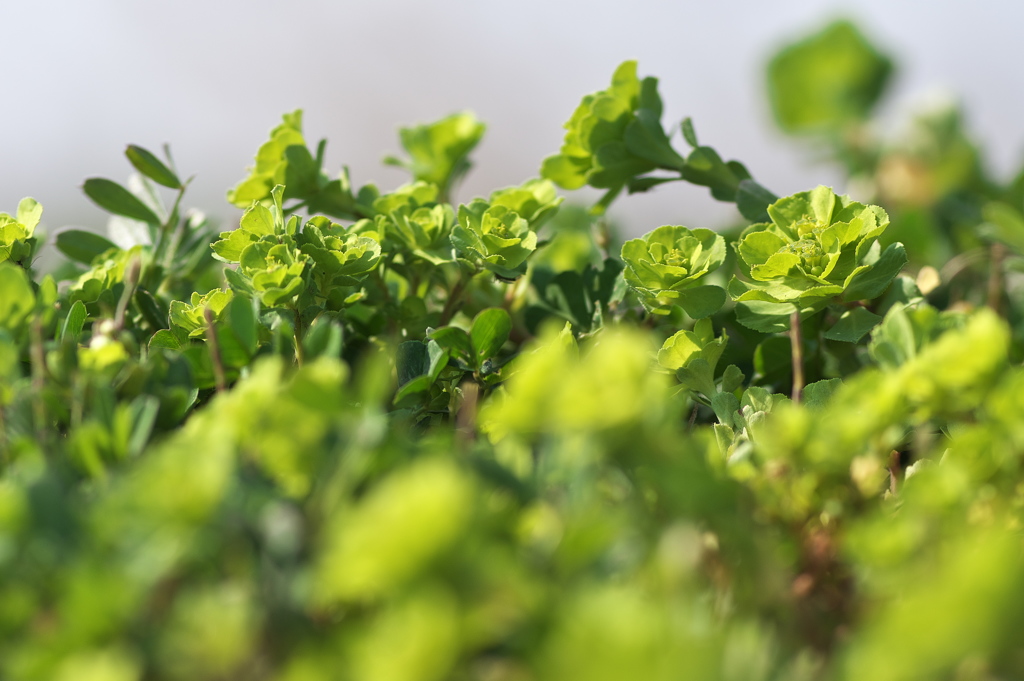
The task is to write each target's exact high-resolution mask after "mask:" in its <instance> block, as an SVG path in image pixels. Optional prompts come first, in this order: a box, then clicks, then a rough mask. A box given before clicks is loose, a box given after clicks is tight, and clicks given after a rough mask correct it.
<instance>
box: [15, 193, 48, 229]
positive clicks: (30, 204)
mask: <svg viewBox="0 0 1024 681" xmlns="http://www.w3.org/2000/svg"><path fill="white" fill-rule="evenodd" d="M42 215H43V207H42V206H41V205H40V204H39V202H38V201H36V200H35V199H33V198H31V197H28V196H26V197H25V198H23V199H22V200H21V201H19V202H18V213H17V215H16V218H15V219H16V220H17V221H18V222H20V223H21V225H22V227H24V228H25V229H26V230H27V231H28V233H29V234H32V232H33V231H34V230H35V228H36V226H37V225H38V224H39V218H40V217H42Z"/></svg>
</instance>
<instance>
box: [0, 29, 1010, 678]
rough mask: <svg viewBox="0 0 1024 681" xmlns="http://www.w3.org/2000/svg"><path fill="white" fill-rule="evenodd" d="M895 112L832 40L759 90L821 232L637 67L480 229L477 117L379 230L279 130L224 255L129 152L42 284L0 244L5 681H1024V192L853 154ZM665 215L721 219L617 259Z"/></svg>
mask: <svg viewBox="0 0 1024 681" xmlns="http://www.w3.org/2000/svg"><path fill="white" fill-rule="evenodd" d="M891 71H892V64H891V62H890V60H889V59H888V58H886V57H885V56H884V55H883V54H881V53H880V52H879V50H878V48H876V47H874V46H872V45H871V44H869V43H868V42H867V41H866V39H865V38H864V37H863V36H862V34H861V33H860V32H859V31H858V30H857V29H856V28H855V27H853V26H852V25H850V24H848V23H845V22H840V23H837V24H833V25H830V26H828V27H826V28H825V29H824V30H823V31H821V32H819V33H817V34H815V35H813V36H809V37H807V38H805V39H803V40H801V41H799V42H796V43H794V44H792V45H791V46H789V47H787V48H786V49H785V50H783V51H782V52H780V53H779V54H778V55H777V56H776V57H775V59H773V60H772V62H771V64H770V66H769V69H768V80H769V84H770V87H769V91H770V96H771V98H772V105H773V110H774V112H775V115H776V117H777V119H778V122H779V124H780V126H781V127H782V128H783V129H784V130H786V131H787V132H790V133H792V134H793V135H794V136H795V137H798V138H799V139H800V140H801V142H800V143H801V144H805V145H807V146H808V148H809V149H811V150H813V152H814V153H815V154H816V155H817V156H819V157H823V158H828V159H831V160H833V161H834V162H836V163H838V164H840V165H841V167H843V168H844V169H845V170H846V171H847V172H848V174H849V176H850V178H851V182H850V185H851V186H852V187H856V188H858V191H857V192H851V195H850V196H847V195H840V194H837V193H836V192H834V191H833V190H832V189H831V188H829V187H824V186H819V187H816V188H809V189H808V190H807V191H803V192H799V193H797V194H794V195H791V196H781V197H780V196H776V195H775V194H774V193H772V191H771V190H770V187H771V185H772V182H771V178H770V177H764V178H758V179H757V180H755V179H754V178H753V177H751V174H750V173H749V172H748V170H747V169H746V168H745V167H744V166H743V165H742V164H741V163H739V162H738V161H731V160H730V161H726V160H723V159H722V157H721V156H720V155H719V154H718V153H717V152H716V151H715V150H714V148H713V147H711V146H708V145H707V144H705V143H704V141H703V140H701V139H700V138H699V137H698V135H697V128H696V126H695V125H694V123H693V122H692V121H690V120H689V119H687V120H684V121H682V122H681V123H680V124H679V125H677V126H674V125H669V126H668V129H666V127H665V121H663V116H662V103H661V99H660V97H659V94H658V82H657V80H656V79H654V78H652V77H645V78H640V77H639V76H638V65H637V64H636V63H635V62H632V61H627V62H624V63H623V64H622V65H621V66H619V67H618V69H616V70H615V72H614V74H613V75H612V78H611V82H610V84H609V85H608V87H607V88H605V89H603V90H600V91H598V92H595V93H593V94H591V95H587V96H586V97H584V98H583V100H582V102H581V103H580V105H579V107H578V108H577V109H576V110H575V111H574V112H572V113H571V116H570V117H569V120H568V122H567V123H566V126H565V127H566V134H565V138H564V143H563V145H562V147H561V148H560V149H559V150H558V151H557V153H554V154H553V155H552V156H550V157H549V158H547V159H545V160H544V161H543V164H542V166H541V169H540V176H539V177H537V178H532V179H527V180H526V181H524V182H523V183H522V184H520V185H518V186H513V187H507V188H499V189H497V190H495V191H494V192H492V193H491V194H490V195H489V196H486V197H475V198H471V199H463V200H456V198H455V197H456V195H457V189H458V183H459V180H460V178H461V177H462V176H463V175H464V174H465V173H466V172H467V171H468V170H469V168H470V162H469V158H470V154H471V152H472V150H473V148H474V146H475V145H476V144H477V143H478V142H479V140H480V139H481V137H482V135H483V134H484V125H483V123H481V122H480V121H478V120H476V118H475V117H473V116H472V115H471V114H468V113H460V114H455V115H452V116H450V117H447V118H444V119H442V120H440V121H437V122H434V123H430V124H425V125H417V126H414V127H410V128H404V129H402V131H401V135H400V138H401V145H402V147H403V150H404V152H403V155H402V156H398V157H394V158H389V159H387V160H386V162H388V163H390V164H394V165H398V166H401V167H403V168H405V169H407V170H408V172H409V174H410V181H409V183H407V184H405V185H403V186H401V187H398V188H396V189H393V190H390V191H382V190H381V189H379V188H377V187H375V186H372V185H365V186H357V185H356V184H354V183H353V181H352V179H351V176H350V173H349V171H348V169H342V171H341V172H340V173H339V174H333V175H332V174H331V173H329V172H328V171H327V170H326V169H325V168H324V167H323V162H322V159H323V153H324V144H325V143H324V142H320V143H319V144H318V145H315V146H311V145H310V143H309V142H308V141H307V140H306V139H305V137H304V136H303V132H302V112H300V111H296V112H292V113H288V114H285V115H284V117H283V119H282V122H281V123H280V124H279V125H278V126H277V127H275V128H274V129H273V130H272V131H271V133H270V137H269V139H268V140H267V141H265V142H264V143H263V144H262V145H261V146H260V147H259V149H258V151H257V153H256V158H255V164H254V165H253V166H252V167H251V168H250V170H249V171H248V175H247V176H246V177H244V178H243V179H242V180H240V182H239V183H238V185H237V186H235V187H234V188H232V189H231V190H230V191H229V192H228V200H229V201H230V202H231V203H232V204H234V205H235V206H237V207H239V208H240V209H242V210H243V211H244V212H243V214H242V216H241V219H240V221H239V224H238V225H237V226H235V225H231V226H229V227H228V228H220V227H217V226H215V225H214V224H212V223H211V222H210V221H208V220H207V218H206V217H205V216H204V215H203V214H202V213H200V212H198V211H195V210H185V209H184V206H186V205H187V203H185V201H187V188H188V186H189V183H190V182H191V179H189V178H187V176H186V175H185V174H184V173H182V172H181V171H179V170H178V168H177V166H176V164H175V163H174V162H173V161H172V159H171V156H170V153H169V151H166V150H165V153H164V154H163V155H162V157H161V156H160V155H157V154H154V153H152V152H151V151H148V150H145V149H142V148H139V147H136V146H130V147H128V149H127V151H126V157H127V161H128V162H129V163H130V165H131V166H132V167H133V168H134V170H135V171H136V173H135V175H133V177H132V180H131V181H129V182H128V183H127V186H124V185H121V184H119V183H116V182H113V181H111V180H107V179H102V178H93V179H89V180H86V181H85V184H84V191H85V193H86V194H87V195H88V196H89V197H90V198H91V199H92V200H93V201H94V202H95V203H97V204H98V205H99V206H101V207H103V208H104V209H106V210H107V211H109V212H110V213H111V215H112V217H111V230H110V235H108V236H109V238H108V237H105V236H101V235H97V234H92V233H88V232H82V231H75V230H65V231H61V232H58V233H57V234H56V236H55V238H53V239H52V241H53V244H54V245H55V247H56V248H57V249H59V250H60V252H61V253H63V254H64V255H65V256H66V257H67V264H65V265H63V266H61V267H60V268H58V269H56V270H55V271H54V272H52V273H49V274H46V275H43V276H40V274H39V273H37V272H36V271H34V269H33V263H34V256H35V254H36V253H37V252H38V250H39V248H40V247H41V246H42V245H43V242H44V241H45V240H44V239H43V238H42V237H41V236H40V235H39V234H38V233H37V232H36V228H37V226H38V225H39V221H40V217H41V213H42V210H43V209H42V207H41V206H40V205H39V204H38V203H36V202H35V201H34V200H32V199H25V200H23V201H22V202H21V203H20V204H19V205H18V206H17V207H16V210H14V211H13V212H12V213H11V214H3V215H0V677H2V678H9V679H46V680H51V679H57V680H59V681H63V680H65V679H76V680H85V681H93V680H95V681H100V680H102V681H136V680H140V679H211V680H214V679H275V680H281V681H319V680H322V679H323V680H326V679H388V680H408V681H439V680H441V679H481V680H487V681H527V680H537V681H544V680H548V679H551V680H555V679H557V680H563V679H588V681H600V680H602V679H645V680H657V679H680V678H683V679H723V680H736V681H739V680H745V681H758V680H762V681H768V680H774V679H778V680H783V679H784V680H800V679H808V680H810V679H851V680H852V679H857V680H859V679H872V680H897V679H958V680H960V679H962V680H967V679H977V680H982V679H984V680H990V679H991V680H994V679H1013V678H1020V677H1021V676H1022V674H1024V642H1022V641H1024V638H1022V637H1021V636H1020V633H1019V631H1020V628H1021V625H1022V624H1024V559H1022V555H1021V548H1022V544H1021V540H1022V537H1021V531H1022V524H1021V520H1022V513H1024V482H1022V478H1021V460H1022V454H1024V418H1022V416H1024V398H1022V395H1024V371H1022V370H1021V367H1020V362H1021V358H1022V348H1024V329H1022V313H1024V295H1022V294H1024V287H1022V285H1021V284H1022V277H1021V272H1022V271H1024V267H1022V266H1024V257H1022V256H1024V176H1021V177H1020V178H1017V179H1014V180H1013V181H1011V182H1010V183H1008V184H1006V183H1001V182H999V181H997V180H995V179H993V178H991V177H989V176H987V175H986V174H985V172H984V164H983V162H982V159H981V156H980V152H979V150H978V149H977V148H976V147H975V146H974V145H973V144H972V143H971V142H970V140H969V138H968V136H967V134H966V132H965V131H964V129H963V127H962V124H961V119H960V117H959V115H958V113H957V112H956V111H954V110H944V111H938V112H936V111H932V112H929V113H927V114H925V115H922V116H921V117H920V118H918V119H915V120H913V121H911V122H910V123H909V124H908V125H909V128H910V131H911V132H910V133H908V134H905V135H903V136H901V137H899V138H898V139H888V138H885V137H882V136H880V135H879V134H878V133H877V132H875V127H874V126H873V124H872V111H873V107H874V105H875V104H876V103H877V101H878V100H879V98H880V97H881V96H882V95H883V94H884V92H885V84H886V82H887V78H888V76H889V74H890V73H891ZM567 113H569V112H567ZM183 166H185V167H187V161H185V162H183ZM197 181H199V180H197ZM672 182H688V183H691V184H696V185H700V186H703V187H706V188H707V189H708V190H709V192H710V194H711V196H713V197H714V198H715V199H717V200H719V201H726V202H732V203H735V205H736V207H737V209H738V215H740V216H742V218H738V222H737V224H736V225H735V226H734V227H732V228H729V229H725V230H720V231H713V230H711V229H708V228H707V227H706V226H682V225H666V226H660V227H657V226H655V228H653V229H651V230H650V231H649V232H648V233H646V234H645V235H644V236H642V237H639V238H635V239H629V240H627V241H625V242H623V243H619V242H618V241H617V240H616V237H615V233H614V230H613V229H612V228H611V227H610V226H609V225H608V223H607V221H606V220H605V218H604V217H603V213H604V211H605V210H606V209H607V207H608V206H609V205H611V204H612V202H613V201H614V200H615V199H616V198H617V197H618V196H619V195H620V194H621V193H622V192H624V191H626V192H644V191H649V190H653V189H655V188H658V191H671V190H672V187H671V186H666V187H661V185H670V183H672ZM585 185H589V186H592V187H596V188H599V189H603V190H605V194H604V195H603V197H602V198H601V199H600V200H599V201H598V202H597V204H596V205H595V206H593V207H592V208H591V209H589V210H588V209H583V208H579V207H572V206H569V205H563V203H562V202H563V198H562V197H561V196H560V194H559V188H561V189H564V190H572V189H576V188H579V187H583V186H585ZM12 208H13V207H12ZM114 240H116V241H118V243H120V245H115V243H114Z"/></svg>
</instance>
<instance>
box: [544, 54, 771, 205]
mask: <svg viewBox="0 0 1024 681" xmlns="http://www.w3.org/2000/svg"><path fill="white" fill-rule="evenodd" d="M636 67H637V64H636V62H635V61H626V62H623V63H622V64H620V65H619V67H618V68H617V69H616V70H615V73H614V75H613V76H612V84H611V86H610V87H609V88H608V89H606V90H602V91H600V92H595V93H594V94H590V95H587V96H586V97H584V98H583V101H582V102H580V105H579V106H578V107H577V108H576V111H574V112H573V114H572V117H571V118H570V119H569V121H568V122H567V123H566V124H565V128H566V130H567V132H566V134H565V139H564V141H563V143H562V148H561V150H560V152H559V153H558V154H556V155H554V156H550V157H548V158H547V159H545V160H544V163H543V165H542V166H541V176H542V177H545V178H547V179H549V180H552V181H554V182H555V183H556V184H558V185H559V186H560V187H562V188H564V189H579V188H580V187H582V186H584V185H589V186H591V187H596V188H598V189H607V190H608V191H607V193H606V194H605V195H604V196H603V197H602V198H601V200H600V201H598V203H597V205H596V206H594V212H596V213H601V212H603V211H604V210H605V209H606V208H607V207H608V205H609V204H611V202H612V201H613V200H614V199H615V197H616V196H618V194H619V193H620V192H621V191H622V190H623V189H624V188H628V189H629V192H630V193H633V192H644V191H647V190H649V189H651V188H653V187H656V186H658V185H660V184H664V183H666V182H675V181H679V180H685V181H686V182H689V183H691V184H696V185H700V186H702V187H708V188H709V189H710V190H711V195H712V196H713V197H714V198H716V199H718V200H719V201H730V202H735V203H736V204H737V207H738V208H739V210H740V212H741V213H742V214H743V215H744V216H745V217H747V218H748V219H750V220H757V219H761V216H762V214H763V212H764V207H765V206H766V205H767V204H768V203H770V202H771V201H772V200H774V199H775V196H774V195H773V194H772V193H771V192H769V191H768V190H767V189H765V188H764V187H762V186H761V185H759V184H757V183H756V182H754V181H753V180H752V179H751V178H750V173H749V172H748V171H747V169H746V167H744V166H743V164H742V163H740V162H738V161H723V160H722V158H721V157H720V156H719V155H718V153H717V152H716V151H715V150H714V149H712V148H711V147H708V146H701V145H700V144H699V143H698V142H697V135H696V133H695V132H694V129H693V124H692V123H691V121H690V119H689V118H687V119H685V120H684V121H683V124H682V126H681V128H682V132H683V137H684V138H685V140H686V141H687V143H688V144H689V145H690V146H691V147H692V149H691V151H690V152H689V154H688V155H687V156H686V157H685V158H684V157H683V156H682V155H680V154H679V153H678V152H677V151H676V150H675V149H674V148H673V147H672V144H671V141H670V140H669V137H668V135H667V134H666V133H665V129H664V127H663V126H662V124H661V115H662V108H663V107H662V102H661V96H660V95H659V94H658V79H657V78H651V77H647V78H644V79H643V80H640V79H639V78H638V77H637V75H636ZM659 170H661V171H669V173H671V174H670V175H667V176H666V175H663V174H662V175H657V174H650V173H652V172H654V171H659Z"/></svg>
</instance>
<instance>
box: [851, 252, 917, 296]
mask: <svg viewBox="0 0 1024 681" xmlns="http://www.w3.org/2000/svg"><path fill="white" fill-rule="evenodd" d="M906 264H907V251H906V249H905V248H903V244H901V243H899V242H896V243H894V244H889V245H888V246H887V247H886V249H885V250H884V251H882V255H881V256H880V257H879V258H878V262H876V263H874V264H873V265H872V266H871V267H869V268H868V269H866V270H864V271H862V272H861V273H860V274H857V275H854V277H853V280H852V281H851V282H850V284H849V286H847V287H846V291H844V292H843V299H844V300H848V301H855V300H872V299H874V298H877V297H878V296H880V295H882V294H883V293H885V289H886V288H888V287H889V284H890V283H892V280H893V279H895V278H896V275H897V274H899V273H900V270H902V269H903V267H904V265H906Z"/></svg>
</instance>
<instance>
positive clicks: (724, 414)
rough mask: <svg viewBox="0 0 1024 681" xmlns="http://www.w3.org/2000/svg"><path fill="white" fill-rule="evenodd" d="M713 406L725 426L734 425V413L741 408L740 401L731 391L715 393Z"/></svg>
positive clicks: (712, 399)
mask: <svg viewBox="0 0 1024 681" xmlns="http://www.w3.org/2000/svg"><path fill="white" fill-rule="evenodd" d="M711 408H712V409H713V410H714V412H715V417H716V418H718V422H719V423H721V424H722V425H723V426H729V427H730V428H731V427H732V426H733V414H735V413H736V412H737V411H738V410H739V408H740V401H739V400H738V399H737V398H736V396H735V395H733V394H732V393H731V392H722V393H715V394H714V396H713V397H712V398H711Z"/></svg>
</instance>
